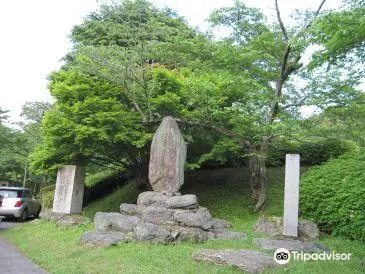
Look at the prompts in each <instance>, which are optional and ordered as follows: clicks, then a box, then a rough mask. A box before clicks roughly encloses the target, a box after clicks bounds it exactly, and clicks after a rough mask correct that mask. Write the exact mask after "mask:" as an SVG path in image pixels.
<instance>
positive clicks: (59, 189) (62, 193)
mask: <svg viewBox="0 0 365 274" xmlns="http://www.w3.org/2000/svg"><path fill="white" fill-rule="evenodd" d="M84 181H85V168H84V167H83V166H76V165H66V166H63V167H62V168H60V169H59V170H58V173H57V181H56V191H55V196H54V201H53V212H55V213H65V214H81V212H82V200H83V196H84Z"/></svg>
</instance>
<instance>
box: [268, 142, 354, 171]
mask: <svg viewBox="0 0 365 274" xmlns="http://www.w3.org/2000/svg"><path fill="white" fill-rule="evenodd" d="M350 149H351V143H349V142H347V141H344V140H340V139H333V138H326V139H323V138H316V139H308V140H307V141H306V142H298V141H284V140H278V141H276V142H274V143H272V144H271V146H270V149H269V153H268V165H270V166H283V165H284V164H285V154H288V153H295V154H300V163H301V165H305V166H313V165H317V164H321V163H324V162H326V161H328V160H329V159H331V158H336V157H338V156H340V155H342V154H344V153H345V152H347V151H349V150H350Z"/></svg>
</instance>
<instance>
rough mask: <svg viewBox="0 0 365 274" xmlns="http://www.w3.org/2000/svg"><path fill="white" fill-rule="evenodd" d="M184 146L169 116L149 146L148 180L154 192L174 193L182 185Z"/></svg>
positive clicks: (181, 137) (179, 133) (174, 122)
mask: <svg viewBox="0 0 365 274" xmlns="http://www.w3.org/2000/svg"><path fill="white" fill-rule="evenodd" d="M185 161H186V144H185V141H184V138H183V136H182V134H181V132H180V130H179V127H178V125H177V123H176V121H175V119H173V118H172V117H170V116H167V117H165V118H163V120H162V122H161V124H160V126H159V128H158V129H157V131H156V133H155V135H154V137H153V140H152V144H151V151H150V162H149V173H148V179H149V181H150V184H151V186H152V189H153V190H154V191H159V192H168V193H175V192H178V191H179V189H180V187H181V186H182V185H183V183H184V166H185Z"/></svg>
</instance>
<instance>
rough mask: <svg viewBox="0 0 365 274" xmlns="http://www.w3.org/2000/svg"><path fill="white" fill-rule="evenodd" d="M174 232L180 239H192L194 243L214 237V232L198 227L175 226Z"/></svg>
mask: <svg viewBox="0 0 365 274" xmlns="http://www.w3.org/2000/svg"><path fill="white" fill-rule="evenodd" d="M172 234H173V235H175V238H177V240H178V241H192V242H194V243H203V242H206V241H207V240H210V239H214V233H212V232H208V231H204V230H202V229H200V228H196V227H182V226H177V227H173V230H172Z"/></svg>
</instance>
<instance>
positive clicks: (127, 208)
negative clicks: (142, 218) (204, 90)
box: [119, 204, 138, 215]
mask: <svg viewBox="0 0 365 274" xmlns="http://www.w3.org/2000/svg"><path fill="white" fill-rule="evenodd" d="M119 208H120V212H121V213H122V214H127V215H136V214H137V208H138V206H137V205H135V204H121V205H120V207H119Z"/></svg>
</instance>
